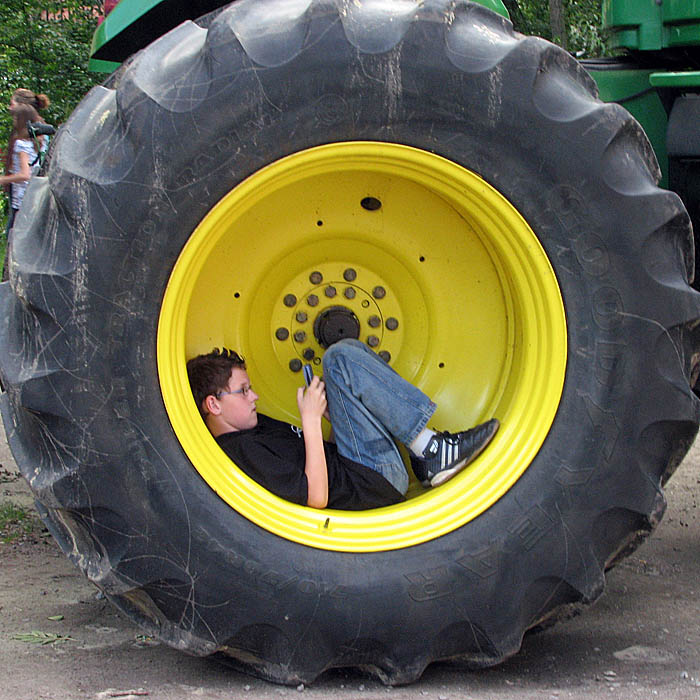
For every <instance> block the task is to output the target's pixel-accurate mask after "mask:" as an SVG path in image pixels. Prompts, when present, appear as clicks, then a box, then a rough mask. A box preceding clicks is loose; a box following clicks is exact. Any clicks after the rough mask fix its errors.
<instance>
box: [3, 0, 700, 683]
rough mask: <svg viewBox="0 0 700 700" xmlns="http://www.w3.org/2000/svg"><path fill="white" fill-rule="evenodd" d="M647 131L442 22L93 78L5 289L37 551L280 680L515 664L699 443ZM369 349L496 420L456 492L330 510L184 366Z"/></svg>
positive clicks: (293, 374)
mask: <svg viewBox="0 0 700 700" xmlns="http://www.w3.org/2000/svg"><path fill="white" fill-rule="evenodd" d="M657 178H658V169H657V165H656V162H655V159H654V156H653V153H652V151H651V149H650V147H649V145H648V142H647V140H646V139H645V137H644V135H643V133H642V132H641V130H640V128H639V126H638V124H637V123H636V122H635V121H634V120H633V119H632V118H631V117H630V116H629V114H628V113H627V112H625V111H624V110H623V109H622V108H620V107H618V106H616V105H605V104H603V103H601V102H600V101H598V100H597V98H596V96H595V87H594V83H593V81H592V80H591V79H590V77H589V76H588V74H587V73H586V72H585V71H584V70H583V69H582V68H581V67H580V66H579V65H578V64H577V63H576V62H575V61H574V60H572V59H571V58H570V57H569V56H568V55H567V54H566V53H564V52H563V51H561V50H559V49H558V48H556V47H555V46H553V45H551V44H549V43H547V42H545V41H543V40H540V39H536V38H527V37H523V36H521V35H519V34H516V33H514V32H513V30H512V27H511V25H510V23H509V22H507V21H506V20H505V19H503V18H502V17H500V16H499V15H497V14H495V13H492V12H490V11H488V10H486V9H485V8H483V7H482V6H480V5H476V4H472V3H469V2H461V1H458V2H453V0H436V1H435V2H431V3H424V4H420V3H417V2H412V1H410V2H409V1H405V2H404V1H398V2H391V3H387V2H380V1H376V2H375V1H371V0H368V1H366V2H360V3H337V5H336V4H334V3H328V2H323V1H322V0H295V1H293V2H289V1H282V0H269V1H266V0H262V1H259V0H258V1H251V2H248V1H247V0H241V1H240V2H237V3H235V4H233V5H230V6H229V7H227V8H225V9H223V10H222V11H221V12H219V13H217V14H215V15H213V16H208V17H206V18H204V19H203V20H201V21H200V22H199V23H198V24H197V23H191V22H188V23H185V24H183V25H181V26H180V27H178V28H176V29H175V30H173V31H172V32H170V33H169V34H167V35H165V36H163V37H162V38H160V39H159V40H157V41H156V42H155V43H153V44H152V45H151V46H150V47H148V48H147V49H145V50H143V51H142V52H140V53H138V54H137V55H135V56H134V57H132V58H131V59H130V60H129V61H127V63H126V64H125V65H124V66H123V67H122V68H121V69H120V70H119V71H118V72H117V73H116V74H115V75H114V76H113V77H112V78H110V81H109V82H108V83H107V84H106V85H105V86H102V87H97V88H95V89H94V90H93V91H92V92H91V93H90V94H89V95H88V96H87V97H86V98H85V99H84V101H83V102H82V103H81V104H80V106H79V107H78V108H77V110H76V111H75V112H74V114H73V115H72V116H71V118H70V120H69V121H68V122H67V123H66V124H65V126H64V127H63V128H62V129H61V130H60V133H59V134H58V136H57V138H56V139H55V144H54V148H53V152H52V156H51V160H50V164H49V166H48V170H47V172H46V173H45V175H44V176H43V177H39V178H36V179H35V181H34V182H33V183H32V184H31V186H30V188H29V190H28V192H27V196H26V199H25V205H24V206H23V208H22V211H21V213H20V215H19V219H18V222H17V228H16V229H15V233H14V240H13V245H12V250H11V268H10V275H11V279H10V282H9V283H8V284H4V285H2V287H1V292H2V293H1V308H0V319H2V321H1V323H2V330H1V333H0V341H1V343H2V349H3V350H2V360H1V362H2V381H3V384H4V386H5V387H6V393H5V394H4V395H3V397H2V414H3V419H4V422H5V426H6V428H7V432H8V435H9V442H10V445H11V447H12V450H13V452H14V455H15V457H16V459H17V462H18V464H19V465H20V468H21V470H22V473H23V474H24V476H25V477H26V478H27V480H28V481H29V483H30V485H31V487H32V489H33V491H34V493H35V494H36V499H37V506H38V508H39V510H40V513H41V515H42V517H43V518H44V520H45V522H46V524H47V526H48V528H49V530H50V531H51V533H52V534H53V535H54V537H55V538H56V539H57V540H58V542H59V543H60V545H61V547H62V549H63V550H64V551H65V553H66V554H67V555H68V557H70V559H71V560H72V561H73V562H74V563H75V564H76V565H77V566H78V567H79V568H80V570H81V571H82V572H83V573H84V574H85V575H86V576H87V577H88V578H89V579H90V580H91V581H93V582H94V583H95V584H96V585H97V586H98V587H99V588H100V589H101V590H102V591H103V592H104V594H105V595H106V596H107V598H109V600H111V601H112V602H113V603H114V604H115V605H116V606H118V607H119V608H120V609H121V610H122V611H124V612H125V613H126V614H128V615H129V616H130V617H131V618H132V619H134V620H135V621H136V622H137V623H139V624H140V625H142V626H143V627H144V628H145V630H147V631H148V633H149V634H152V635H155V636H157V637H158V638H160V639H161V640H163V641H165V642H167V643H169V644H171V645H173V646H174V647H177V648H179V649H182V650H183V651H187V652H189V653H192V654H197V655H208V654H215V653H221V654H224V655H227V656H228V658H229V659H230V660H231V661H232V662H233V663H234V664H237V665H238V666H239V667H240V668H242V669H244V670H246V671H248V672H251V673H253V674H256V675H258V676H260V677H263V678H266V679H270V680H273V681H277V682H281V683H298V682H300V681H303V682H306V683H308V682H311V681H313V680H314V679H315V678H316V677H317V676H318V675H319V674H320V673H322V672H323V671H324V670H326V669H329V668H332V667H353V666H354V667H362V668H365V669H370V670H371V671H372V672H373V673H375V674H376V675H377V676H379V677H380V678H381V679H382V680H383V681H385V682H386V683H391V684H395V683H406V682H410V681H413V680H415V679H416V678H418V677H419V676H420V674H421V673H422V672H423V670H424V669H425V667H426V666H427V665H428V664H429V663H431V662H432V661H435V660H442V659H457V660H461V661H462V662H464V663H465V664H466V665H468V666H469V667H485V666H490V665H493V664H496V663H498V662H500V661H502V660H503V659H505V658H506V657H508V656H509V655H512V654H514V653H515V652H517V650H518V649H519V647H520V645H521V642H522V638H523V635H524V633H525V632H526V631H527V630H528V629H530V628H533V627H536V626H539V625H542V624H544V623H546V622H547V621H551V620H553V619H554V618H555V617H558V616H561V615H562V614H565V613H567V612H570V611H571V610H572V609H573V608H575V607H576V606H579V605H581V604H584V603H589V602H591V601H593V600H594V599H595V598H597V597H598V596H599V595H600V594H601V592H602V590H603V588H604V573H605V571H606V569H607V568H608V567H610V566H611V565H612V564H613V563H614V562H615V561H616V560H618V559H619V558H620V557H621V556H622V555H624V554H625V553H626V552H628V551H631V549H632V548H634V546H635V545H636V544H638V543H639V541H640V540H641V539H642V538H643V537H644V536H645V535H646V534H647V533H649V532H650V531H651V530H652V528H653V527H654V525H655V524H656V523H657V522H658V520H659V518H660V517H661V515H662V513H663V510H664V505H665V501H664V496H663V491H662V486H663V484H664V482H665V480H666V479H667V478H668V477H669V475H670V474H671V473H672V471H673V470H674V468H675V467H676V466H677V465H678V463H679V462H680V460H681V459H682V457H683V455H684V453H685V451H686V450H687V448H688V447H689V445H690V444H691V442H692V441H693V439H694V436H695V434H696V431H697V427H698V400H697V399H696V398H695V396H694V394H693V392H692V390H691V387H690V377H691V376H693V375H694V373H695V367H696V366H697V363H698V344H697V338H696V335H695V334H696V331H695V328H696V325H697V321H698V318H699V317H700V303H699V302H698V294H697V293H696V292H695V291H693V290H692V289H691V288H690V287H689V286H688V281H689V275H690V272H689V271H690V270H692V269H693V243H692V236H691V231H690V226H689V223H688V217H687V215H686V213H685V211H684V209H683V207H682V205H681V203H680V201H679V199H678V197H677V196H676V195H675V194H673V193H670V192H667V191H662V190H660V189H658V188H657V187H656V184H655V183H656V182H657ZM347 335H350V336H357V337H360V338H361V339H362V340H364V341H366V342H368V343H369V344H370V345H371V346H372V347H374V348H375V349H376V350H377V351H378V352H381V353H382V356H383V357H384V358H385V359H386V361H388V362H390V363H391V365H392V366H393V367H395V368H396V369H397V370H398V371H399V372H400V373H401V374H402V375H404V376H405V377H406V378H407V379H409V380H411V381H412V382H414V383H416V384H417V385H419V386H420V387H422V388H423V389H424V390H426V392H427V393H429V394H430V395H431V396H432V397H433V398H434V399H435V400H436V401H437V403H438V404H439V409H438V413H437V414H436V417H435V422H436V425H438V426H439V427H441V428H445V429H457V428H463V427H466V426H469V425H471V424H474V423H476V422H478V421H481V420H485V419H487V418H489V417H491V416H493V415H495V416H497V417H498V418H499V419H500V420H501V423H502V427H501V430H500V432H499V433H498V435H497V436H496V438H495V440H494V442H493V443H492V445H491V446H490V447H489V449H488V450H486V451H485V452H484V453H483V455H482V456H480V457H479V459H477V460H476V461H475V462H474V464H473V465H471V466H470V467H469V468H468V469H467V470H466V471H465V472H464V473H462V474H460V475H458V476H457V477H455V478H454V479H453V480H451V481H450V482H448V483H447V484H445V485H444V486H442V487H440V488H437V489H434V490H429V491H425V490H423V489H422V488H421V487H420V486H419V485H418V484H416V483H414V484H413V485H412V486H411V487H410V490H409V498H408V500H407V501H406V503H403V504H400V505H397V506H393V507H390V508H383V509H376V510H369V511H363V512H341V511H332V510H326V511H317V510H313V509H308V508H303V507H300V506H296V505H293V504H290V503H287V502H284V501H282V500H281V499H279V498H277V497H275V496H273V495H272V494H270V493H268V492H267V491H265V490H264V489H262V488H261V487H260V486H258V485H257V484H255V483H253V482H252V481H251V480H250V479H248V478H247V477H246V476H245V475H244V474H243V473H242V472H241V471H240V470H239V469H238V468H237V467H236V466H235V465H232V464H231V463H230V462H228V460H227V459H226V458H225V456H224V455H223V454H222V453H221V452H220V450H219V449H218V447H217V446H216V444H215V443H214V441H213V439H212V438H211V437H210V435H209V433H208V432H207V430H206V428H205V426H204V425H203V423H202V421H201V420H200V418H199V416H198V414H197V410H196V407H195V405H194V401H193V400H192V398H191V395H190V393H189V389H188V386H187V379H186V373H185V361H186V359H187V358H188V357H190V356H192V355H194V354H196V353H198V352H202V351H208V350H210V349H211V348H212V347H213V346H221V345H226V346H229V347H234V348H236V349H238V350H239V351H240V352H241V353H242V354H243V355H244V356H245V357H246V358H247V360H248V370H249V374H250V375H251V377H252V381H253V384H254V386H255V389H256V392H257V393H259V394H260V395H261V396H262V397H263V398H262V399H261V401H260V403H259V410H262V411H263V412H266V413H268V414H272V415H273V416H276V417H278V418H282V419H287V420H290V421H293V420H295V402H294V397H295V388H296V386H298V385H299V383H300V381H301V375H300V373H299V372H298V369H299V367H300V366H301V362H302V361H304V360H306V361H311V362H318V361H319V359H320V357H321V355H322V353H323V348H324V345H327V344H328V342H331V341H332V340H333V339H335V338H337V337H343V336H347Z"/></svg>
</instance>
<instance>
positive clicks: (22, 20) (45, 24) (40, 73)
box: [0, 0, 104, 141]
mask: <svg viewBox="0 0 700 700" xmlns="http://www.w3.org/2000/svg"><path fill="white" fill-rule="evenodd" d="M100 5H101V3H100V4H98V5H96V6H95V5H91V4H90V3H89V2H85V0H82V1H81V0H61V1H60V2H50V1H49V2H47V1H46V0H2V2H1V3H0V101H1V102H2V104H3V105H6V104H7V103H8V102H9V100H10V97H11V95H12V93H13V92H14V90H15V89H16V88H19V87H22V88H28V89H30V90H33V91H34V92H36V93H44V94H46V95H48V97H49V98H50V100H51V106H50V107H49V108H48V109H47V110H46V111H45V112H44V113H43V114H42V116H43V117H44V119H45V120H46V121H47V122H49V123H51V124H60V123H61V122H63V121H65V119H66V118H67V116H68V115H69V114H70V112H71V111H72V110H73V108H74V107H75V106H76V105H77V103H78V102H79V101H80V100H81V98H82V97H83V95H85V93H86V92H87V91H88V90H89V89H90V88H91V87H92V86H93V85H95V84H96V83H97V82H100V81H101V80H103V79H104V76H103V75H102V74H99V73H92V72H91V71H88V69H87V64H88V58H89V54H90V41H91V38H92V34H93V32H94V31H95V27H96V26H97V15H98V12H99V10H100ZM10 127H11V119H10V117H9V115H8V114H7V112H6V110H2V114H1V115H0V128H1V129H2V132H3V134H4V133H9V130H10ZM0 140H3V141H4V138H0Z"/></svg>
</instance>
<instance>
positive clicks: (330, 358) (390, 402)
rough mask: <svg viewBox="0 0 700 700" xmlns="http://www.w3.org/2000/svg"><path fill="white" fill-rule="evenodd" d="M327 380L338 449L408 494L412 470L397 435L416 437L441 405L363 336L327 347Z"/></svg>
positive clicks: (402, 439) (407, 441) (404, 440)
mask: <svg viewBox="0 0 700 700" xmlns="http://www.w3.org/2000/svg"><path fill="white" fill-rule="evenodd" d="M323 381H324V382H325V384H326V397H327V399H328V410H329V412H330V416H331V423H332V424H333V432H334V433H335V442H336V445H337V446H338V452H339V454H341V455H342V456H343V457H347V458H348V459H351V460H353V461H354V462H359V463H360V464H363V465H364V466H366V467H370V468H371V469H374V470H375V471H377V472H379V473H380V474H381V475H382V476H383V477H384V478H385V479H386V480H387V481H389V482H390V483H391V484H392V486H393V487H394V488H395V489H396V490H397V491H400V492H401V493H403V494H405V493H406V489H407V488H408V473H407V472H406V467H405V466H404V463H403V460H402V458H401V453H400V452H399V450H398V447H397V446H396V443H395V442H394V440H398V441H399V442H401V443H403V444H404V445H409V444H410V443H411V442H413V440H414V439H415V438H416V437H417V436H418V434H419V433H420V432H421V430H423V428H425V426H426V424H427V422H428V420H429V419H430V417H431V416H432V415H433V413H434V412H435V409H436V408H437V406H436V405H435V404H434V403H433V402H432V401H431V400H430V399H429V398H428V397H427V396H426V395H425V394H424V393H423V392H422V391H420V389H417V388H416V387H414V386H413V385H412V384H410V383H409V382H407V381H406V380H405V379H403V378H402V377H400V376H399V375H398V374H397V373H396V372H395V371H394V370H393V369H392V368H391V367H389V365H388V364H386V362H384V360H382V359H381V358H380V357H379V356H378V355H376V354H375V353H374V352H373V351H372V350H370V349H369V348H368V347H367V346H366V345H365V344H364V343H361V342H360V341H359V340H351V339H349V338H348V339H344V340H340V341H338V342H337V343H334V344H333V345H331V346H330V347H329V348H328V350H326V352H325V354H324V356H323Z"/></svg>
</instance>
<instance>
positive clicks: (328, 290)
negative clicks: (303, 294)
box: [324, 284, 337, 298]
mask: <svg viewBox="0 0 700 700" xmlns="http://www.w3.org/2000/svg"><path fill="white" fill-rule="evenodd" d="M324 293H325V295H326V296H327V297H330V298H333V297H334V296H335V295H336V294H337V290H336V288H335V287H334V286H333V285H330V284H329V285H328V286H327V287H326V289H325V290H324Z"/></svg>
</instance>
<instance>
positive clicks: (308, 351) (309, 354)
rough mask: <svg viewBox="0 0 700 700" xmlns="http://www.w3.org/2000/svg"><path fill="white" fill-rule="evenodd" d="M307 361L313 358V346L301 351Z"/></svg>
mask: <svg viewBox="0 0 700 700" xmlns="http://www.w3.org/2000/svg"><path fill="white" fill-rule="evenodd" d="M301 354H302V355H303V356H304V359H305V360H306V361H307V362H311V360H313V359H314V356H315V355H316V353H315V352H314V349H313V348H304V352H302V353H301Z"/></svg>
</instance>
